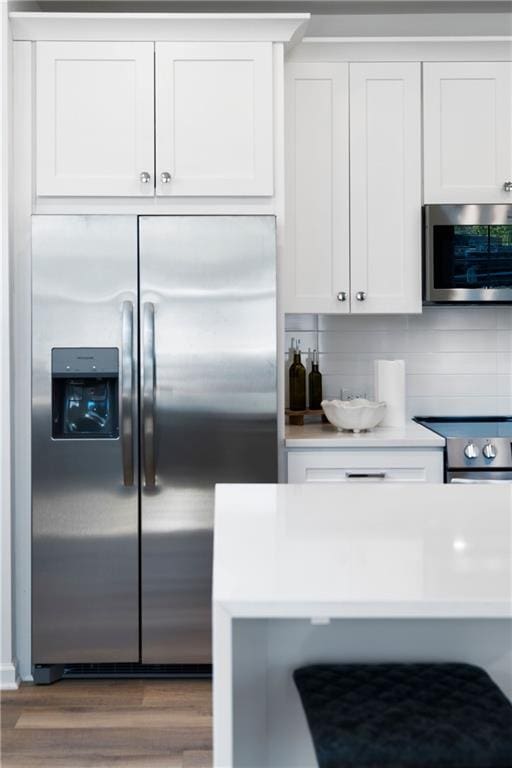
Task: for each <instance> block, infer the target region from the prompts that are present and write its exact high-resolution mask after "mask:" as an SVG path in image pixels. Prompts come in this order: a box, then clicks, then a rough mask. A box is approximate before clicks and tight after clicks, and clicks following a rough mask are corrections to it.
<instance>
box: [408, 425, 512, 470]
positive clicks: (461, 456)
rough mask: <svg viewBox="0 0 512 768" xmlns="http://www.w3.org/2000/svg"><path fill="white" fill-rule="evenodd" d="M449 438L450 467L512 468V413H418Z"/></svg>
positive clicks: (433, 427)
mask: <svg viewBox="0 0 512 768" xmlns="http://www.w3.org/2000/svg"><path fill="white" fill-rule="evenodd" d="M414 421H416V422H417V423H418V424H421V425H422V426H424V427H427V428H428V429H431V430H432V431H433V432H437V434H438V435H441V436H442V437H444V438H445V439H446V468H447V469H448V470H449V469H475V470H490V469H492V470H494V469H507V470H510V469H512V416H468V417H465V416H457V417H450V416H418V417H416V418H415V419H414Z"/></svg>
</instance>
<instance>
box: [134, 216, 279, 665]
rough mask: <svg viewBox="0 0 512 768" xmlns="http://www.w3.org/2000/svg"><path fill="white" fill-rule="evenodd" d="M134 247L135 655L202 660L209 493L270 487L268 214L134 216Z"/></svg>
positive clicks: (271, 240) (272, 360) (272, 395)
mask: <svg viewBox="0 0 512 768" xmlns="http://www.w3.org/2000/svg"><path fill="white" fill-rule="evenodd" d="M139 247H140V284H141V319H142V328H141V340H142V341H141V359H142V366H141V370H142V381H141V393H142V399H143V412H142V419H141V423H142V428H143V429H142V450H143V454H144V455H143V463H142V466H143V472H142V480H141V482H142V504H141V528H142V542H141V550H142V566H141V567H142V571H141V589H142V649H143V650H142V659H143V661H144V662H146V663H180V664H193V663H209V662H210V661H211V635H210V625H211V607H210V606H211V570H212V533H213V491H214V484H215V483H231V482H236V483H244V482H251V483H254V482H276V480H277V431H276V303H275V302H276V263H275V219H274V217H272V216H235V217H228V216H199V217H198V216H176V217H151V216H150V217H142V218H141V220H140V246H139ZM240 514H242V515H243V509H241V510H240Z"/></svg>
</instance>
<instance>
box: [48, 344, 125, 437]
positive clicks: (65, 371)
mask: <svg viewBox="0 0 512 768" xmlns="http://www.w3.org/2000/svg"><path fill="white" fill-rule="evenodd" d="M118 386H119V352H118V350H117V348H86V349H84V348H80V349H77V348H74V349H73V348H59V349H52V422H53V425H52V435H53V437H54V438H56V439H80V438H82V439H83V438H89V439H91V438H94V439H98V438H110V439H112V438H116V437H118V436H119V416H118V410H119V409H118Z"/></svg>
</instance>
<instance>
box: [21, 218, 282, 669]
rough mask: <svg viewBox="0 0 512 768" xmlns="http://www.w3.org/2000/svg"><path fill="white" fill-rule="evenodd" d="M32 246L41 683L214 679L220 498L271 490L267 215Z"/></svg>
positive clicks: (38, 233) (64, 221) (272, 339)
mask: <svg viewBox="0 0 512 768" xmlns="http://www.w3.org/2000/svg"><path fill="white" fill-rule="evenodd" d="M32 245H33V422H32V423H33V427H32V435H33V437H32V440H33V534H32V590H33V598H32V600H33V602H32V650H33V664H34V669H35V676H36V680H38V681H40V682H44V681H47V680H49V679H52V678H53V677H55V676H57V675H60V674H61V673H62V672H63V671H65V670H66V669H70V670H72V668H73V665H75V664H76V665H78V664H88V665H96V664H99V665H101V664H105V663H112V662H115V663H123V662H124V663H128V662H129V663H131V664H138V663H142V664H171V665H176V664H179V665H201V664H208V663H210V661H211V650H210V642H211V638H210V594H211V566H212V527H213V492H214V484H215V483H217V482H218V483H229V482H240V483H243V482H251V483H253V482H275V481H276V479H277V433H276V304H275V301H276V263H275V220H274V217H272V216H233V217H228V216H199V217H198V216H143V217H139V218H137V217H136V216H75V215H70V216H34V217H33V231H32ZM139 361H140V365H139ZM139 457H140V459H141V460H140V462H139ZM240 513H241V514H243V510H241V511H240ZM52 665H53V666H52ZM91 668H92V667H91ZM98 669H100V668H99V667H98Z"/></svg>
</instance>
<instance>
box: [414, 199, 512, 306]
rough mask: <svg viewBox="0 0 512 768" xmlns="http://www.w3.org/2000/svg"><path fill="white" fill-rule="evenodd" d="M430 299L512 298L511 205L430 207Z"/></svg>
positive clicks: (427, 259)
mask: <svg viewBox="0 0 512 768" xmlns="http://www.w3.org/2000/svg"><path fill="white" fill-rule="evenodd" d="M424 224H425V237H424V264H423V267H424V269H423V282H424V285H423V298H424V300H425V302H427V303H448V302H469V303H478V302H512V205H426V206H425V209H424Z"/></svg>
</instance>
